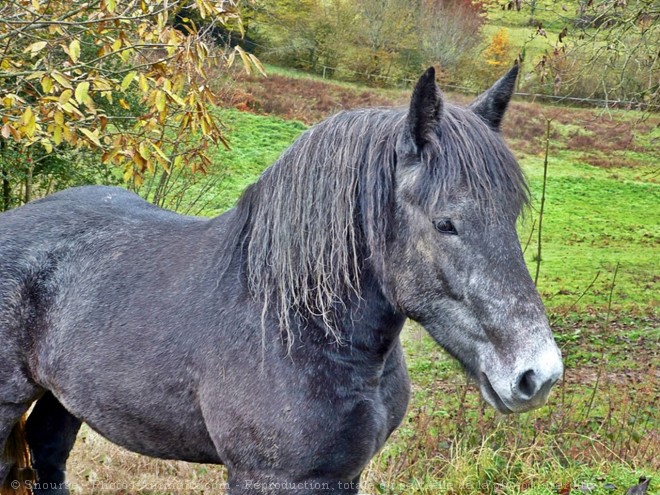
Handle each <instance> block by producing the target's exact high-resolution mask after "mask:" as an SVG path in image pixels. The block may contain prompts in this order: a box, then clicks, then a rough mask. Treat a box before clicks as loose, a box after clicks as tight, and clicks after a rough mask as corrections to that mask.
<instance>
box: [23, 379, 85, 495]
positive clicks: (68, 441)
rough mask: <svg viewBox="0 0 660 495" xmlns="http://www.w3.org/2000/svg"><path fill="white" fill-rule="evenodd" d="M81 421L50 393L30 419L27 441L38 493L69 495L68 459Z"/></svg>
mask: <svg viewBox="0 0 660 495" xmlns="http://www.w3.org/2000/svg"><path fill="white" fill-rule="evenodd" d="M81 424H82V423H81V421H80V420H79V419H78V418H76V417H75V416H73V415H71V413H69V411H67V410H66V409H64V406H62V404H61V403H60V402H59V401H58V400H57V399H56V398H55V396H53V394H52V393H50V392H47V393H46V394H45V395H44V396H43V397H41V398H40V399H39V400H38V401H37V404H36V405H35V406H34V409H33V411H32V412H31V413H30V416H29V418H28V420H27V425H26V435H27V442H28V445H29V446H30V452H31V454H32V468H33V469H34V470H35V471H36V476H37V483H36V484H35V489H34V490H33V492H34V495H68V493H69V490H68V488H67V485H66V461H67V459H68V458H69V453H70V452H71V449H72V448H73V445H74V443H75V442H76V435H77V434H78V430H79V429H80V425H81Z"/></svg>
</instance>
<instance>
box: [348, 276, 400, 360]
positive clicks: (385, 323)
mask: <svg viewBox="0 0 660 495" xmlns="http://www.w3.org/2000/svg"><path fill="white" fill-rule="evenodd" d="M360 287H361V288H360V293H359V295H358V296H356V297H354V298H351V301H350V302H349V304H348V305H347V308H346V312H345V314H344V317H343V319H342V325H343V332H342V333H343V334H344V337H345V340H347V341H348V342H349V343H350V344H351V347H352V348H353V350H358V351H360V350H363V351H365V352H369V353H373V354H374V355H375V356H378V355H387V354H388V353H389V352H390V350H391V349H392V347H393V346H394V345H395V344H396V342H397V341H398V338H399V334H400V332H401V328H402V327H403V324H404V322H405V319H406V318H405V316H404V315H403V314H401V313H400V312H398V311H397V310H396V309H395V308H394V306H392V304H391V303H390V301H389V300H388V299H387V297H386V296H385V295H384V293H383V290H382V288H381V285H380V283H379V282H378V280H377V278H376V277H375V276H374V275H372V274H366V276H365V275H364V274H363V276H362V283H361V286H360Z"/></svg>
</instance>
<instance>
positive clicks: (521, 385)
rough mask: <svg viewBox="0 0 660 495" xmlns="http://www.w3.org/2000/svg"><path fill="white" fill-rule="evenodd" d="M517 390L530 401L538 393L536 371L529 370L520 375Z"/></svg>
mask: <svg viewBox="0 0 660 495" xmlns="http://www.w3.org/2000/svg"><path fill="white" fill-rule="evenodd" d="M516 388H517V389H518V392H519V393H520V395H521V396H522V397H524V398H526V399H530V398H532V397H533V396H534V394H535V393H536V391H537V389H538V388H537V386H536V373H534V370H527V371H525V372H524V373H522V374H521V375H520V377H519V378H518V383H517V386H516Z"/></svg>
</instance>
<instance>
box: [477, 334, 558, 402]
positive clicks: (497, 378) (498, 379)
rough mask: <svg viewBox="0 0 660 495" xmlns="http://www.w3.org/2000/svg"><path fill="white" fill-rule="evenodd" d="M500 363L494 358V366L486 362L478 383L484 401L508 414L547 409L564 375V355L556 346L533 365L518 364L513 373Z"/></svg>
mask: <svg viewBox="0 0 660 495" xmlns="http://www.w3.org/2000/svg"><path fill="white" fill-rule="evenodd" d="M497 361H498V359H497V358H496V357H493V359H492V360H490V362H484V364H483V365H482V367H481V371H480V373H479V376H478V378H477V380H478V382H479V388H480V390H481V394H482V395H483V397H484V399H486V401H487V402H488V403H489V404H490V405H492V406H493V407H494V408H495V409H497V410H498V411H499V412H501V413H504V414H510V413H521V412H525V411H530V410H532V409H536V408H538V407H541V406H542V405H544V404H545V403H546V401H547V400H548V396H549V395H550V390H551V389H552V387H553V385H554V384H555V383H557V381H558V380H559V379H560V378H561V376H562V374H563V372H564V366H563V364H562V360H561V353H560V352H559V349H558V348H557V346H556V344H554V342H553V343H552V345H551V346H549V348H547V349H546V350H544V351H542V352H540V353H537V354H536V355H535V356H534V359H532V360H529V362H521V360H520V359H518V360H516V361H518V363H517V366H515V367H514V369H513V372H508V373H507V372H506V371H505V367H504V366H502V365H501V363H498V362H497Z"/></svg>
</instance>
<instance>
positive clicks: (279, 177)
mask: <svg viewBox="0 0 660 495" xmlns="http://www.w3.org/2000/svg"><path fill="white" fill-rule="evenodd" d="M406 116H407V112H406V111H405V109H389V108H388V109H366V110H355V111H348V112H342V113H339V114H337V115H335V116H333V117H331V118H329V119H327V120H326V121H324V122H322V123H320V124H318V125H317V126H315V127H313V128H311V129H309V130H308V131H306V132H305V133H304V134H303V135H302V136H301V137H300V138H299V139H298V140H297V141H296V142H295V143H294V144H293V145H292V146H291V147H290V148H289V149H288V150H286V151H285V152H284V154H283V155H282V156H281V158H280V159H279V160H278V161H277V162H276V163H275V164H274V165H272V166H271V167H269V169H267V170H266V172H264V174H263V175H262V176H261V178H260V179H259V181H258V182H257V183H256V184H254V185H253V186H251V187H250V189H249V190H248V191H246V194H244V195H243V197H242V198H241V200H240V201H239V205H238V211H239V218H242V219H243V220H242V221H243V222H245V225H244V227H243V228H241V229H240V230H241V232H242V236H243V240H242V242H241V246H242V249H243V251H244V256H245V262H246V265H247V266H246V268H247V277H248V285H249V289H250V291H251V293H252V294H253V296H254V297H255V299H257V300H260V301H262V302H263V305H264V306H263V308H264V310H263V315H264V316H266V315H267V314H268V312H269V311H274V314H275V315H276V317H277V319H278V321H279V324H280V327H281V328H282V329H283V330H285V331H286V333H287V342H288V344H289V345H291V343H292V342H293V340H294V338H295V335H294V333H293V332H292V330H291V328H293V327H294V326H295V325H293V324H292V323H293V322H294V320H298V319H301V318H302V319H309V318H310V317H311V318H315V319H316V320H317V321H320V322H322V324H323V326H324V327H325V331H326V333H327V334H328V335H330V336H332V337H334V338H335V339H336V340H338V341H341V340H342V339H343V337H344V336H343V335H342V332H341V328H339V327H340V325H339V319H340V318H341V316H342V314H343V310H344V309H345V307H346V304H347V301H349V300H355V299H356V298H359V294H360V282H361V274H362V272H363V270H364V268H365V266H367V264H368V265H369V268H370V269H371V270H372V271H373V272H374V274H375V276H376V277H380V276H381V275H382V274H383V272H384V269H385V263H386V259H385V252H386V241H387V235H388V232H389V230H390V228H391V224H392V218H393V214H394V210H395V201H396V198H395V188H396V180H395V174H396V167H397V156H396V144H397V139H398V138H399V135H400V134H401V133H403V132H406V129H407V127H406V125H405V119H406ZM438 131H439V132H438V140H434V143H433V145H432V146H429V147H428V149H424V150H423V151H422V155H421V158H422V161H423V165H425V166H426V168H427V169H428V170H427V174H426V175H427V176H428V178H429V180H424V181H420V183H421V184H423V186H422V187H421V188H420V189H419V194H420V198H419V200H420V203H422V204H432V203H434V202H437V201H439V200H441V199H442V197H444V196H446V195H448V194H450V192H451V191H452V189H453V188H455V187H457V186H458V185H463V186H464V187H465V186H467V188H468V190H469V191H470V192H471V193H472V194H473V195H474V196H475V198H477V200H478V201H479V202H480V204H481V203H483V204H484V205H488V204H490V203H493V204H494V203H495V202H496V201H495V199H496V198H495V197H496V196H498V195H500V196H501V195H502V194H503V195H504V196H506V197H507V198H509V200H508V203H509V204H508V207H510V208H511V209H518V210H519V209H520V206H521V205H522V204H523V203H526V202H527V186H526V185H525V180H524V177H523V175H522V172H521V171H520V168H519V166H518V164H517V163H516V161H515V159H514V158H513V156H512V155H511V153H510V151H509V150H508V148H507V147H506V145H505V144H504V143H503V142H502V140H501V138H499V137H498V136H496V135H494V133H493V132H492V131H491V130H489V129H488V128H487V126H486V125H485V124H484V123H483V122H482V121H481V120H480V119H479V118H478V117H477V116H476V115H473V114H472V113H471V112H469V111H468V110H464V109H461V108H458V107H454V106H451V105H448V106H447V107H446V110H445V113H444V114H443V118H442V120H441V124H440V126H439V130H438ZM500 203H501V201H500ZM486 209H488V208H484V211H485V210H486Z"/></svg>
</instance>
